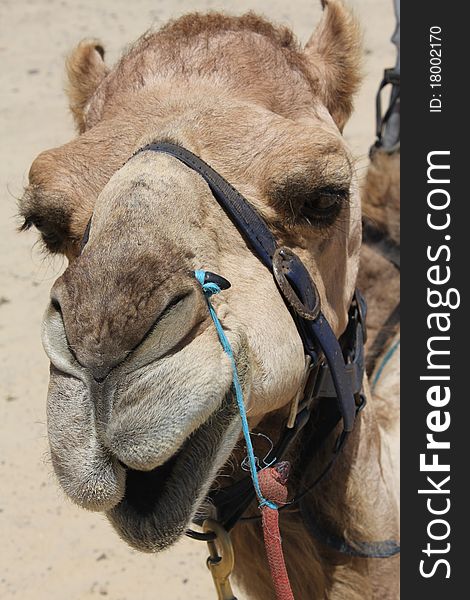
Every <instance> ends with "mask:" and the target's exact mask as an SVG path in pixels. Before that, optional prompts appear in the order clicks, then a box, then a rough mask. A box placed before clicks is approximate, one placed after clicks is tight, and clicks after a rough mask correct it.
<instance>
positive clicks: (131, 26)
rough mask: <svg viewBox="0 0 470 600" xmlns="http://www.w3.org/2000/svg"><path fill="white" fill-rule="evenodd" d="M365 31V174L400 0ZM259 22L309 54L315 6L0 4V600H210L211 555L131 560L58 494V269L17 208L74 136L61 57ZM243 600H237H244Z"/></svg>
mask: <svg viewBox="0 0 470 600" xmlns="http://www.w3.org/2000/svg"><path fill="white" fill-rule="evenodd" d="M351 2H352V4H353V5H354V6H355V8H356V10H357V13H358V14H359V16H360V18H361V21H362V23H363V27H364V31H365V51H366V55H365V75H366V78H365V83H364V86H363V88H362V92H361V94H360V96H359V98H358V101H357V110H356V113H355V116H354V118H353V119H352V121H351V122H350V124H349V125H348V127H347V130H346V137H347V139H348V140H349V142H350V143H351V145H352V147H353V149H354V151H355V153H356V155H358V156H360V157H362V159H361V160H360V161H359V163H358V164H359V167H360V168H364V167H365V166H366V164H367V161H366V155H367V150H368V147H369V145H370V144H371V142H372V141H373V130H374V112H373V106H374V96H375V91H376V88H377V85H378V83H379V80H380V78H381V76H382V71H383V69H384V67H387V66H392V64H393V62H394V49H393V47H392V46H391V44H390V43H389V41H388V40H389V37H390V35H391V33H392V31H393V10H392V1H391V0H351ZM250 8H251V9H254V10H256V11H258V12H260V13H263V14H265V15H266V16H268V17H270V18H272V19H274V20H277V21H279V22H284V23H287V24H290V25H291V26H292V27H293V29H294V31H295V32H296V33H297V34H298V36H299V38H300V39H301V40H302V41H306V40H307V39H308V37H309V34H310V33H311V31H312V30H313V28H314V25H315V23H316V22H317V19H318V16H319V14H320V8H319V2H318V1H316V0H291V1H290V2H285V1H283V0H270V1H269V2H267V1H264V2H263V1H262V0H258V1H253V2H248V1H245V0H237V1H235V0H233V1H232V2H230V1H220V0H214V1H213V0H172V1H170V0H134V1H133V2H129V1H128V0H100V1H97V0H78V1H76V2H73V1H70V0H62V1H61V0H0V65H1V70H0V90H1V97H0V140H1V147H0V226H1V230H0V372H1V375H0V540H1V547H0V598H2V599H3V598H20V599H21V600H32V599H33V598H34V599H35V600H43V599H44V600H46V599H47V600H64V599H67V600H85V599H93V598H99V597H108V598H111V599H112V600H128V599H130V598H137V599H139V600H150V599H152V600H167V599H168V600H179V599H183V598H185V599H186V598H188V597H190V598H192V599H193V600H197V599H199V600H202V599H208V598H214V597H215V594H214V592H213V589H212V582H211V579H210V576H209V574H208V572H207V570H206V568H205V566H204V562H205V556H206V549H205V546H204V544H201V543H198V542H193V541H191V540H188V539H186V540H183V541H182V542H181V543H180V544H178V545H177V546H176V547H174V548H172V549H171V550H170V551H168V552H166V553H163V554H161V555H158V556H152V555H143V554H139V553H137V552H134V551H133V550H131V549H129V548H128V547H127V546H126V545H125V544H124V543H123V542H122V541H120V540H119V539H118V537H117V535H116V534H115V533H114V531H113V530H112V529H111V527H110V526H109V525H108V523H107V522H106V520H105V518H104V517H103V516H101V515H99V514H95V513H87V512H85V511H83V510H81V509H78V508H77V507H75V506H73V505H72V504H71V503H70V502H69V501H67V500H66V499H65V497H64V496H63V494H62V493H61V492H60V490H59V488H58V486H57V484H56V482H55V481H54V477H53V475H52V469H51V466H50V464H49V459H48V448H47V434H46V424H45V398H46V388H47V379H48V364H47V360H46V357H45V355H44V354H43V351H42V348H41V343H40V339H39V328H40V321H41V316H42V312H43V310H44V307H45V305H46V302H47V298H48V292H49V288H50V287H51V285H52V283H53V281H54V280H55V278H56V277H57V276H58V274H59V273H60V271H61V269H62V268H63V267H64V264H63V261H60V260H59V261H52V260H51V259H49V258H44V256H42V255H41V254H40V253H39V252H38V249H37V246H36V247H34V243H35V240H36V237H35V234H34V233H33V232H30V233H28V234H22V235H19V234H17V233H16V231H15V227H16V226H17V224H18V223H17V220H16V217H15V212H16V198H18V197H19V196H20V195H21V193H22V188H23V186H24V185H25V183H26V181H27V173H28V168H29V165H30V163H31V161H32V160H33V158H34V157H35V156H36V155H37V154H38V153H39V152H40V151H41V150H43V149H46V148H50V147H52V146H56V145H59V144H62V143H64V142H66V141H68V140H69V139H70V138H71V136H72V135H73V129H72V122H71V118H70V116H69V114H68V112H67V108H66V101H65V98H64V94H63V91H62V89H63V82H64V76H63V63H64V56H65V55H66V53H67V52H68V51H69V50H70V49H71V48H72V46H73V45H74V44H75V43H76V42H77V41H78V40H80V39H81V38H83V37H87V36H94V37H95V36H96V37H99V38H101V39H102V41H103V43H104V45H105V47H106V49H107V52H108V54H107V58H108V61H109V62H114V61H115V60H116V59H117V57H118V56H119V54H120V52H121V51H122V49H123V48H124V47H125V46H126V45H127V44H128V43H130V42H131V41H133V40H134V39H135V38H136V37H138V36H139V35H140V34H141V33H142V32H143V31H145V30H146V29H147V28H148V27H149V26H150V25H152V24H157V25H158V24H160V23H164V22H165V21H166V20H167V19H168V18H170V17H175V16H178V15H180V14H182V13H184V12H187V11H188V10H195V9H199V10H206V9H224V10H228V11H232V12H237V13H240V12H243V11H245V10H247V9H250ZM243 597H244V596H243V594H240V595H239V598H243Z"/></svg>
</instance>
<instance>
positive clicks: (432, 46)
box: [429, 25, 442, 112]
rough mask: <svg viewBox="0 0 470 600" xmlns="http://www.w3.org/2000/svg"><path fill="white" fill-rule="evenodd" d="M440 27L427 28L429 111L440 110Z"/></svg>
mask: <svg viewBox="0 0 470 600" xmlns="http://www.w3.org/2000/svg"><path fill="white" fill-rule="evenodd" d="M440 36H441V27H440V26H439V25H433V26H432V27H430V28H429V85H430V87H431V90H432V91H433V94H432V99H431V100H430V102H429V111H430V112H441V110H442V100H441V94H440V91H441V87H442V75H441V71H442V68H441V62H442V38H441V37H440Z"/></svg>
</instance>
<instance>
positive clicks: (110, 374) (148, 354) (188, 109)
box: [20, 0, 361, 551]
mask: <svg viewBox="0 0 470 600" xmlns="http://www.w3.org/2000/svg"><path fill="white" fill-rule="evenodd" d="M325 5H326V6H325V9H324V13H323V18H322V20H321V22H320V24H319V26H318V27H317V29H316V31H315V32H314V33H313V34H312V37H311V39H310V41H309V42H308V43H307V45H306V46H305V47H304V48H301V47H300V46H299V45H298V44H297V42H296V41H295V39H294V38H293V36H292V34H291V33H290V32H289V31H288V30H287V29H285V28H282V27H281V28H276V27H274V26H272V25H271V24H269V23H268V22H266V21H264V20H262V19H260V18H258V17H256V16H254V15H252V14H248V15H245V16H243V17H233V18H232V17H226V16H222V15H216V14H210V15H205V16H203V15H198V14H193V15H188V16H186V17H183V18H181V19H179V20H177V21H175V22H172V23H170V24H169V25H167V26H165V27H163V29H161V30H160V31H158V32H156V33H148V34H146V35H145V36H144V37H143V38H141V39H140V40H139V41H138V42H137V43H136V44H135V45H134V46H133V47H132V48H131V49H130V50H129V51H128V52H127V54H126V55H125V56H124V57H123V58H122V59H121V60H120V62H119V63H118V64H117V66H115V67H114V68H113V69H112V70H109V69H108V68H107V67H106V66H105V63H104V60H103V59H104V51H103V49H102V47H101V46H100V45H99V43H98V42H95V41H91V42H83V43H82V44H80V45H79V46H78V48H77V49H76V50H75V51H74V52H73V54H72V55H71V57H70V58H69V61H68V76H69V98H70V104H71V109H72V112H73V115H74V118H75V122H76V125H77V128H78V131H79V135H78V137H76V138H75V139H74V140H72V141H71V142H70V143H68V144H65V145H64V146H62V147H60V148H54V149H52V150H48V151H46V152H43V153H42V154H40V155H39V156H38V157H37V158H36V160H35V161H34V163H33V165H32V167H31V170H30V176H29V179H30V183H29V187H28V188H27V190H26V193H25V195H24V198H23V199H22V201H21V203H20V211H21V213H22V215H23V216H24V218H25V227H29V226H31V225H34V226H36V227H37V228H38V230H39V231H40V233H41V235H42V239H43V241H44V243H45V245H46V247H47V248H48V249H49V250H50V251H51V252H59V253H62V254H64V255H66V256H67V258H68V259H69V265H68V267H67V269H66V270H65V272H64V274H63V275H62V276H61V277H59V279H57V281H56V282H55V283H54V285H53V287H52V291H51V302H50V305H49V307H48V308H47V310H46V314H45V317H44V324H43V342H44V347H45V349H46V352H47V354H48V356H49V358H50V362H51V370H50V386H49V393H48V408H47V414H48V433H49V440H50V449H51V456H52V463H53V466H54V469H55V472H56V474H57V476H58V479H59V482H60V484H61V486H62V488H63V489H64V490H65V492H66V493H67V495H68V496H69V497H70V498H71V499H72V500H73V501H74V502H76V503H78V504H79V505H81V506H83V507H85V508H88V509H91V510H98V511H105V512H106V513H107V515H108V517H109V518H110V520H111V522H112V523H113V525H114V526H115V527H116V528H117V530H118V531H119V532H120V533H121V535H122V536H123V537H124V538H125V539H126V540H127V541H128V542H129V543H131V544H132V545H134V546H135V547H137V548H139V549H142V550H150V551H154V550H158V549H161V548H164V547H166V546H168V545H169V544H171V543H173V542H174V541H175V540H176V539H177V538H178V537H179V536H180V535H181V534H182V533H183V532H184V531H185V529H186V527H187V526H188V524H189V523H190V522H191V520H192V519H193V518H194V516H195V515H196V514H197V513H199V514H201V513H204V511H208V510H210V507H207V505H206V503H205V498H206V496H207V493H208V490H209V489H210V487H211V485H212V484H213V482H214V480H215V478H216V476H217V473H218V472H219V471H220V469H221V468H222V467H223V465H224V464H225V463H226V462H227V460H228V459H229V457H230V455H231V453H232V451H233V449H234V447H235V445H236V444H237V442H238V440H239V438H240V431H241V429H240V421H239V416H238V413H237V410H236V407H235V403H234V399H233V393H232V373H231V367H230V362H229V359H228V357H227V355H226V354H225V353H224V351H223V349H222V347H221V345H220V343H219V340H218V337H217V334H216V331H215V329H214V326H213V324H212V321H211V319H210V317H209V313H208V310H207V305H206V302H205V299H204V296H203V294H202V291H201V288H200V286H199V284H198V283H197V281H196V279H195V277H194V271H195V270H196V269H205V270H209V271H212V272H214V273H218V274H220V275H222V276H223V277H225V278H226V279H228V280H229V281H230V282H231V284H232V287H231V288H230V289H229V290H227V291H224V292H223V293H222V294H220V295H219V296H217V297H216V298H214V307H215V309H216V311H217V314H218V317H219V319H220V321H221V322H222V324H223V327H224V329H225V331H226V333H227V336H228V338H229V339H230V343H231V345H232V347H233V351H234V355H235V360H236V363H237V368H238V372H239V376H240V380H241V383H242V386H243V389H244V394H245V403H246V406H247V412H248V417H249V420H250V423H251V424H252V425H254V424H257V423H258V422H259V421H260V420H261V419H262V418H263V416H264V415H266V414H267V413H270V412H272V411H283V410H287V407H288V405H289V403H290V401H291V400H292V399H293V397H294V396H295V394H296V392H297V390H298V388H299V386H300V382H301V379H302V372H303V367H304V355H303V348H302V343H301V340H300V338H299V335H298V332H297V329H296V327H295V325H294V322H293V320H292V317H291V316H290V314H289V312H288V310H287V308H286V306H285V304H284V302H283V300H282V298H281V296H280V294H279V291H278V290H277V288H276V285H275V283H274V280H273V278H272V275H271V274H270V273H269V272H268V270H267V269H266V268H265V267H264V266H263V265H262V264H261V263H260V262H259V260H258V259H257V258H256V256H255V255H254V254H253V253H252V251H251V250H250V249H249V248H248V247H247V245H246V243H245V242H244V241H243V238H242V237H241V235H240V233H239V232H238V230H237V229H236V228H235V226H234V225H233V223H232V222H231V221H230V219H229V218H228V216H227V215H226V214H225V212H224V211H223V209H222V208H221V207H220V206H219V205H218V203H217V202H216V201H215V199H214V197H213V195H212V193H211V191H210V189H209V187H208V185H207V184H206V183H205V181H204V180H203V179H202V178H201V177H200V176H199V175H198V174H197V173H196V172H194V171H193V170H190V169H189V168H187V167H186V166H184V165H183V164H182V163H181V162H179V161H178V160H176V159H175V158H174V157H172V156H168V155H165V154H161V153H153V152H141V153H138V154H136V155H134V153H135V152H136V151H137V150H138V149H139V148H142V147H143V146H144V145H145V144H147V143H149V142H152V141H170V142H173V143H175V144H178V145H181V146H184V147H186V148H187V149H189V150H191V151H192V152H193V153H194V154H197V155H198V156H200V157H201V158H202V159H203V160H204V161H205V162H207V163H208V164H209V165H211V166H212V167H213V168H214V169H215V170H217V171H218V172H219V173H220V174H221V175H223V176H224V177H225V179H227V180H228V181H229V182H230V183H231V184H232V185H233V186H234V187H235V188H237V189H238V191H239V192H240V193H242V194H243V195H244V196H245V197H246V198H247V199H248V200H249V202H250V203H251V204H252V205H253V206H254V207H255V208H256V210H257V211H258V212H259V213H260V214H261V215H262V217H263V218H264V219H265V220H266V222H267V223H268V225H269V227H270V228H271V230H272V232H273V233H274V234H275V235H276V237H277V239H278V240H279V243H280V244H283V245H286V246H288V247H290V248H292V249H293V250H294V251H295V252H296V253H297V254H298V255H299V256H300V258H301V259H302V260H303V262H304V264H305V265H306V266H307V268H308V270H309V272H310V273H311V275H312V277H313V279H314V280H315V283H316V285H317V287H318V290H319V293H320V297H321V302H322V309H323V312H324V314H325V316H326V317H327V319H328V320H329V322H330V324H331V325H332V327H333V329H334V331H335V333H336V335H339V334H341V332H342V331H343V330H344V328H345V325H346V321H347V309H348V306H349V303H350V301H351V297H352V294H353V289H354V284H355V279H356V273H357V266H358V253H359V247H360V237H361V235H360V222H361V219H360V203H359V196H358V191H357V185H356V181H355V178H354V172H353V166H352V160H351V157H350V154H349V152H348V150H347V148H346V146H345V143H344V140H343V138H342V136H341V130H342V128H343V126H344V124H345V122H346V120H347V118H348V116H349V114H350V112H351V106H352V96H353V93H354V91H355V90H356V87H357V85H358V61H359V46H360V43H359V35H358V31H357V28H356V25H355V22H354V20H353V19H352V18H351V16H350V14H349V13H348V12H347V11H346V10H345V9H344V7H343V6H342V4H341V3H339V2H337V1H336V0H335V1H333V0H332V1H329V2H325ZM90 219H91V222H90V227H89V232H87V234H86V237H87V238H88V239H87V243H86V244H83V238H84V234H85V229H86V228H87V223H88V222H89V221H90ZM82 246H83V251H81V247H82Z"/></svg>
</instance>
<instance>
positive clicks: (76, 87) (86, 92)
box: [66, 40, 108, 133]
mask: <svg viewBox="0 0 470 600" xmlns="http://www.w3.org/2000/svg"><path fill="white" fill-rule="evenodd" d="M103 59H104V49H103V46H102V45H101V44H100V42H99V41H98V40H84V41H82V42H80V44H79V45H78V46H77V47H76V48H75V50H74V51H73V52H72V53H71V54H70V56H69V57H68V59H67V62H66V68H67V77H68V85H67V95H68V97H69V103H70V110H71V111H72V114H73V117H74V120H75V124H76V126H77V129H78V131H79V133H83V131H84V130H85V112H86V107H87V104H88V102H89V101H90V99H91V97H92V96H93V94H94V93H95V92H96V89H97V88H98V86H99V85H100V83H101V82H102V80H103V79H104V78H105V77H106V74H107V73H108V69H107V68H106V66H105V64H104V60H103Z"/></svg>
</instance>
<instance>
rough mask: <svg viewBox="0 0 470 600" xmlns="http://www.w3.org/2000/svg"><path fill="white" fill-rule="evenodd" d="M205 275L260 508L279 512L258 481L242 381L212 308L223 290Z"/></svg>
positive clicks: (205, 289)
mask: <svg viewBox="0 0 470 600" xmlns="http://www.w3.org/2000/svg"><path fill="white" fill-rule="evenodd" d="M205 274H206V272H205V271H201V270H198V271H194V275H195V276H196V279H197V280H198V282H199V283H200V284H201V287H202V290H203V292H204V296H205V297H206V302H207V306H208V308H209V313H210V316H211V318H212V320H213V321H214V325H215V329H216V331H217V335H218V336H219V340H220V343H221V344H222V348H223V349H224V351H225V353H226V354H227V355H228V357H229V359H230V363H231V366H232V375H233V387H234V390H235V397H236V400H237V405H238V410H239V412H240V418H241V421H242V430H243V436H244V438H245V443H246V449H247V458H248V463H249V466H250V474H251V479H252V481H253V486H254V488H255V492H256V495H257V496H258V500H259V506H260V508H262V507H263V506H268V507H269V508H273V509H275V510H277V509H278V508H279V507H278V506H277V504H275V503H274V502H271V501H270V500H267V499H266V498H265V497H264V496H263V494H262V493H261V488H260V485H259V480H258V471H257V468H256V457H255V453H254V450H253V444H252V443H251V436H250V428H249V426H248V419H247V417H246V410H245V403H244V401H243V391H242V388H241V385H240V380H239V378H238V371H237V365H236V363H235V358H234V356H233V350H232V347H231V345H230V342H229V341H228V339H227V336H226V335H225V331H224V330H223V328H222V325H221V323H220V321H219V318H218V317H217V314H216V312H215V310H214V307H213V306H212V304H211V301H210V298H211V296H213V295H214V294H218V293H219V292H220V291H221V289H220V287H219V286H218V285H217V284H216V283H213V282H207V283H205V282H204V279H205Z"/></svg>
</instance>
